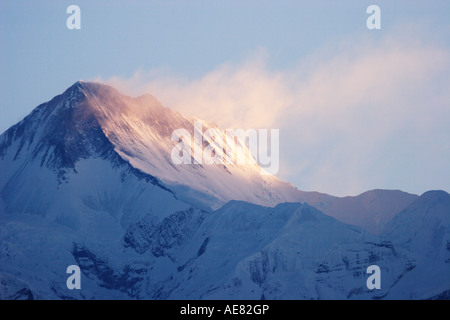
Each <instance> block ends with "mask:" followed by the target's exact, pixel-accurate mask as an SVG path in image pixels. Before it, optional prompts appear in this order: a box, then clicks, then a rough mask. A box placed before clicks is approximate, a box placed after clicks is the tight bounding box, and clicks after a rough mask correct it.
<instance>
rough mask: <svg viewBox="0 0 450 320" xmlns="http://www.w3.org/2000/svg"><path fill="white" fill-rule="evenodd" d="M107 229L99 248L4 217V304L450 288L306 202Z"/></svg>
mask: <svg viewBox="0 0 450 320" xmlns="http://www.w3.org/2000/svg"><path fill="white" fill-rule="evenodd" d="M109 227H110V226H104V227H103V229H102V230H101V232H102V233H103V232H104V233H105V234H107V235H108V236H107V237H106V235H104V236H103V237H104V238H105V239H106V238H108V241H107V243H104V244H103V245H99V243H101V241H100V238H101V237H102V236H101V235H100V236H99V235H98V234H97V235H96V234H95V233H94V232H92V233H91V232H90V233H85V234H83V233H80V232H78V231H77V230H74V229H73V228H68V227H65V226H62V225H61V224H59V223H54V222H48V221H47V220H45V219H42V218H41V217H38V216H33V215H7V216H6V217H3V218H2V219H1V220H0V231H1V234H2V241H1V251H0V258H1V259H0V270H1V272H0V276H1V277H2V279H6V280H7V281H6V282H5V283H7V285H6V286H4V287H3V288H2V292H4V293H3V294H4V295H3V296H2V298H5V295H6V294H8V295H7V296H6V298H8V297H9V298H11V297H15V296H17V297H22V298H26V297H27V296H30V295H31V296H32V297H33V298H52V299H54V298H62V299H68V298H76V299H96V298H97V299H98V298H111V299H117V298H120V299H130V298H131V299H136V298H138V299H262V298H264V299H410V298H415V299H428V298H433V297H436V296H438V297H439V295H442V294H445V292H446V291H448V290H449V289H450V283H449V275H450V270H449V268H448V261H447V262H445V261H441V263H439V264H437V263H436V260H435V259H434V258H433V259H429V258H427V257H426V256H425V255H422V254H421V253H420V251H418V250H417V248H416V247H415V246H413V245H410V244H408V242H406V243H405V242H403V240H401V241H400V240H398V241H399V242H396V241H397V239H395V241H391V240H392V239H390V238H389V237H388V236H386V235H384V236H377V235H373V234H370V233H367V232H365V231H364V230H363V229H361V228H359V227H355V226H351V225H347V224H344V223H342V222H339V221H337V220H335V219H334V218H331V217H329V216H327V215H325V214H323V213H321V212H320V211H318V210H317V209H315V208H313V207H311V206H309V205H307V204H300V203H284V204H280V205H278V206H276V207H274V208H268V207H262V206H258V205H254V204H250V203H246V202H240V201H232V202H230V203H228V204H226V205H225V206H224V207H223V208H221V209H219V210H217V211H215V212H213V213H208V212H206V211H202V210H198V209H188V210H185V211H179V212H176V213H173V214H172V215H170V216H168V217H166V218H165V219H159V220H158V219H155V218H154V217H153V218H151V217H143V218H142V219H141V220H139V221H137V222H136V223H132V224H130V225H129V227H128V228H116V229H115V230H109V231H106V230H105V229H107V228H109ZM99 231H100V230H99ZM393 239H394V238H393ZM70 264H77V265H79V266H80V268H81V270H82V279H83V280H82V289H81V290H79V291H78V290H68V289H67V288H65V279H66V276H67V275H66V274H65V268H66V267H67V265H70ZM372 264H376V265H379V266H380V268H381V270H382V288H381V290H373V291H370V290H368V289H367V287H366V279H367V277H368V275H367V274H366V273H365V271H366V268H367V267H368V266H369V265H372ZM5 291H7V292H5Z"/></svg>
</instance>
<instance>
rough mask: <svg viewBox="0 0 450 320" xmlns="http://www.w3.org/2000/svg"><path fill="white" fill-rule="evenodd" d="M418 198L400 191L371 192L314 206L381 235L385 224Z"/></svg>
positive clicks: (341, 219) (343, 220)
mask: <svg viewBox="0 0 450 320" xmlns="http://www.w3.org/2000/svg"><path fill="white" fill-rule="evenodd" d="M417 198H418V196H417V195H414V194H410V193H406V192H403V191H399V190H371V191H366V192H364V193H362V194H360V195H358V196H352V197H342V198H333V199H332V200H331V201H328V202H324V203H315V204H314V206H315V207H316V208H318V209H319V210H321V211H322V212H324V213H326V214H328V215H330V216H332V217H334V218H336V219H338V220H340V221H342V222H345V223H349V224H354V225H357V226H360V227H363V228H365V229H366V230H368V231H370V232H372V233H376V234H379V233H381V231H382V229H383V226H384V224H386V223H387V222H388V221H389V220H391V219H392V218H393V217H394V216H395V215H396V214H397V213H399V212H400V211H402V210H403V209H405V208H406V207H407V206H408V205H410V204H411V203H412V202H413V201H414V200H416V199H417Z"/></svg>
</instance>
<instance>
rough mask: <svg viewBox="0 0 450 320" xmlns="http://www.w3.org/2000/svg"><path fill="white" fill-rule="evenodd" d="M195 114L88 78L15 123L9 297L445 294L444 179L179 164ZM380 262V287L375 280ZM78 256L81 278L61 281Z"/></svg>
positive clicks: (4, 171) (3, 266) (3, 273)
mask: <svg viewBox="0 0 450 320" xmlns="http://www.w3.org/2000/svg"><path fill="white" fill-rule="evenodd" d="M196 121H200V120H199V119H196V118H192V117H185V116H183V115H182V114H180V113H178V112H176V111H173V110H171V109H169V108H166V107H164V106H162V105H161V103H160V102H158V100H157V99H156V98H154V97H153V96H151V95H144V96H140V97H137V98H132V97H128V96H125V95H123V94H121V93H119V92H118V91H117V90H116V89H114V88H112V87H110V86H107V85H105V84H100V83H95V82H82V81H78V82H76V83H75V84H73V85H72V86H71V87H69V88H68V89H67V90H66V91H65V92H64V93H62V94H60V95H58V96H56V97H54V98H53V99H51V100H50V101H48V102H46V103H43V104H41V105H39V106H37V107H36V108H35V109H34V110H33V111H32V112H31V113H30V114H29V115H28V116H26V117H25V118H24V119H23V120H22V121H20V122H19V123H17V124H16V125H14V126H12V127H11V128H9V129H8V130H7V131H5V132H4V133H3V134H2V135H1V136H0V195H1V196H0V230H1V231H0V278H1V281H0V283H1V284H0V298H1V299H448V298H449V297H450V229H449V226H450V223H449V222H450V195H449V194H448V193H447V192H445V191H439V190H437V191H428V192H426V193H424V194H423V195H420V196H419V195H414V194H409V193H406V192H402V191H399V190H371V191H367V192H365V193H363V194H361V195H358V196H352V197H335V196H331V195H328V194H324V193H320V192H305V191H301V190H298V189H297V188H296V187H295V186H293V185H292V184H290V183H287V182H284V181H282V180H280V179H279V178H277V177H276V176H273V175H270V174H267V173H266V172H265V171H264V169H263V168H261V167H260V166H259V165H258V163H257V162H256V161H253V162H250V163H248V164H237V163H235V162H233V161H231V162H229V163H226V164H212V165H208V164H195V163H194V164H180V165H177V164H174V163H173V161H172V159H171V150H172V149H173V148H174V145H176V143H177V142H176V141H173V139H171V136H172V133H173V132H174V130H176V129H179V128H185V129H186V130H188V131H190V133H191V134H192V136H196V134H197V136H198V135H200V136H202V135H204V132H203V131H202V132H195V130H196V127H195V122H196ZM202 125H203V129H205V130H207V129H215V130H218V131H220V132H223V133H224V134H225V130H223V129H222V128H220V127H219V126H217V125H216V124H214V123H212V122H207V121H202ZM193 144H194V148H193V150H194V149H195V147H198V148H203V147H205V142H204V140H202V139H201V140H198V139H194V141H193ZM230 148H231V149H229V150H230V151H231V154H242V155H244V156H246V157H248V158H251V157H252V154H251V152H250V150H249V149H248V148H247V147H246V146H245V145H243V144H239V143H237V144H235V145H232V146H231V147H230ZM189 156H190V157H191V158H192V159H194V158H195V156H196V155H195V154H194V153H192V154H190V155H189ZM374 264H375V265H378V266H379V267H380V269H381V272H382V273H381V274H382V286H381V289H379V290H369V289H368V288H367V287H366V279H367V277H368V275H367V274H366V268H367V267H368V266H370V265H374ZM69 265H78V266H79V267H80V269H81V271H82V289H81V290H69V289H68V288H67V287H66V279H67V276H68V275H67V274H66V268H67V266H69Z"/></svg>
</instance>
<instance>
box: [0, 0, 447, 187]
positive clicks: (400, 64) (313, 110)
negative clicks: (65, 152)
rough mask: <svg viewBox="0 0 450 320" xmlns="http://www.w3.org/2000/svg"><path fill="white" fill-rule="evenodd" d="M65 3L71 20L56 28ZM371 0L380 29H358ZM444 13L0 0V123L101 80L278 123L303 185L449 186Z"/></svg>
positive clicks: (422, 5) (409, 7)
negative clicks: (75, 19)
mask: <svg viewBox="0 0 450 320" xmlns="http://www.w3.org/2000/svg"><path fill="white" fill-rule="evenodd" d="M71 4H76V5H78V6H79V7H80V8H81V30H68V29H67V28H66V19H67V18H68V16H69V15H68V14H67V13H66V8H67V7H68V6H69V5H71ZM370 4H376V5H378V6H380V8H381V26H382V28H381V30H368V29H367V28H366V19H367V17H368V14H366V8H367V7H368V6H369V5H370ZM449 12H450V2H448V1H432V2H427V1H340V2H338V1H206V0H202V1H39V2H35V1H9V0H6V1H5V0H3V1H1V2H0V58H1V59H0V96H1V97H2V98H1V101H0V131H1V132H3V131H4V130H6V129H7V128H8V127H10V126H11V125H13V124H14V123H16V122H18V121H20V120H21V119H22V118H23V117H24V116H25V115H27V114H28V113H29V112H30V111H31V110H32V109H33V108H34V107H35V106H37V105H38V104H40V103H42V102H44V101H47V100H49V99H50V98H52V97H53V96H55V95H57V94H59V93H61V92H62V91H63V90H64V89H65V88H67V87H68V86H70V85H71V84H73V83H74V82H75V81H77V80H79V79H83V80H101V81H105V82H108V83H111V84H113V85H115V86H116V87H118V88H119V89H120V90H121V91H124V92H125V93H128V94H131V95H138V94H142V93H144V92H148V93H151V94H153V95H155V96H156V97H157V98H158V99H159V100H161V101H162V102H163V104H165V105H168V106H170V107H173V108H175V109H178V110H180V111H182V112H184V113H188V114H193V115H198V116H200V117H203V118H205V119H206V120H214V121H216V122H218V123H219V124H220V125H222V126H230V125H231V126H232V125H239V126H241V127H242V126H244V127H245V126H246V127H268V128H271V127H275V128H280V137H281V139H282V140H281V159H280V162H281V170H280V173H279V176H280V177H281V178H283V179H285V180H287V181H289V182H292V183H293V184H295V185H297V186H298V187H299V188H300V189H302V190H319V191H323V192H328V193H331V194H336V195H353V194H358V193H360V192H363V191H365V190H368V189H373V188H387V189H401V190H405V191H408V192H413V193H419V194H420V193H422V192H424V191H426V190H428V189H445V190H447V191H449V190H450V165H449V160H448V159H450V150H449V143H448V141H449V140H450V133H449V130H448V129H447V124H448V122H449V120H450V118H449V115H450V113H449V111H448V110H449V108H450V98H449V94H448V91H450V90H449V85H450V80H449V77H450V76H449V72H447V71H450V68H449V61H448V60H449V59H448V58H449V52H450V51H449V39H450V22H449V18H448V16H449ZM205 96H207V97H208V99H206V98H205ZM218 108H221V109H223V110H225V111H226V113H219V115H220V117H217V118H215V116H217V115H218V113H217V109H218ZM233 121H235V122H236V123H233Z"/></svg>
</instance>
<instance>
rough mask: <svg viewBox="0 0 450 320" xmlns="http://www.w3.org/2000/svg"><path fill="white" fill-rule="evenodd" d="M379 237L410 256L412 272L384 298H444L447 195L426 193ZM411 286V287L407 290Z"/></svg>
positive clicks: (448, 278)
mask: <svg viewBox="0 0 450 320" xmlns="http://www.w3.org/2000/svg"><path fill="white" fill-rule="evenodd" d="M382 236H383V237H384V238H386V239H391V241H392V243H394V244H396V245H397V246H399V247H402V248H405V249H407V250H409V252H411V257H413V259H414V260H415V261H416V268H414V270H412V271H411V272H410V273H409V274H408V276H407V277H405V278H402V279H401V280H400V281H399V282H398V284H397V286H396V290H392V292H391V293H390V294H389V295H388V296H387V298H395V297H396V296H397V295H398V296H405V295H406V294H409V295H410V297H411V298H415V299H425V298H439V297H441V299H443V298H445V297H447V298H446V299H448V292H450V291H449V288H450V195H449V194H448V193H447V192H445V191H428V192H425V193H424V194H422V195H421V196H420V197H419V198H418V199H417V200H416V201H414V202H413V203H412V204H411V205H409V206H408V207H407V208H406V209H405V210H403V211H402V212H401V213H399V214H398V215H397V216H395V217H394V218H393V219H392V220H391V221H390V222H389V223H388V224H387V225H386V227H385V230H384V232H383V234H382ZM411 283H414V284H415V285H414V286H412V287H411Z"/></svg>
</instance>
